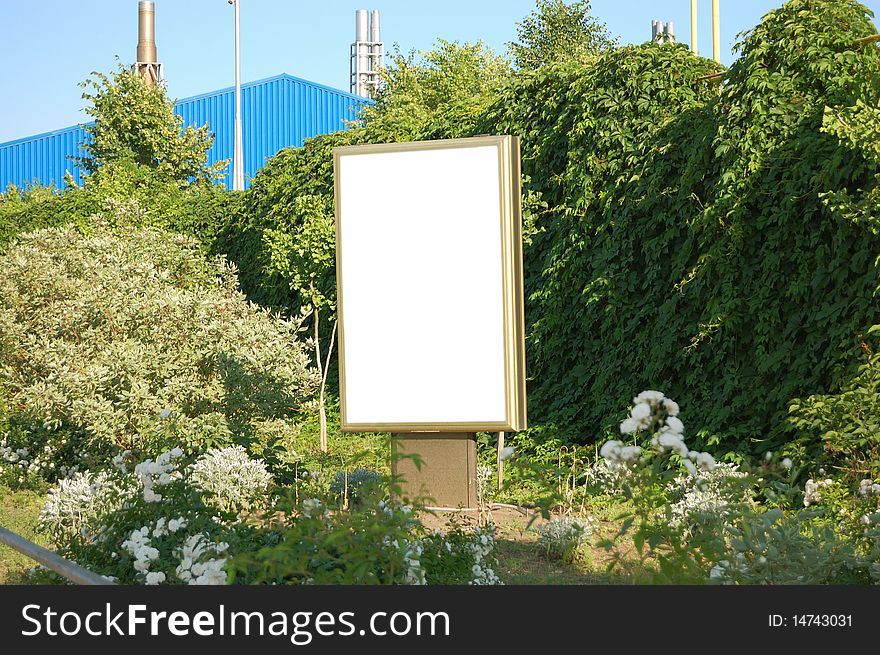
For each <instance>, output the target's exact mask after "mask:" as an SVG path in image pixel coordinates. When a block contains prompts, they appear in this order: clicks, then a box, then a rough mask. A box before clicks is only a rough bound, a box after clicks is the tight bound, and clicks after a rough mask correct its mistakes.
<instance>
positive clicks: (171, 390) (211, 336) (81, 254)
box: [0, 205, 317, 454]
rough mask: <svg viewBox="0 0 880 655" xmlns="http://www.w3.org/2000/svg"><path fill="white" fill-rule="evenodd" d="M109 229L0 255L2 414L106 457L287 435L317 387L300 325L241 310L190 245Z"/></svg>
mask: <svg viewBox="0 0 880 655" xmlns="http://www.w3.org/2000/svg"><path fill="white" fill-rule="evenodd" d="M126 207H127V208H128V210H129V211H134V210H132V208H131V206H128V205H127V206H126ZM117 218H119V214H118V213H117ZM119 222H120V224H119V225H117V227H115V228H112V229H111V228H109V227H107V226H102V225H101V224H100V221H98V224H97V225H96V227H95V228H94V230H93V231H92V233H91V234H90V235H88V236H86V235H83V234H80V233H79V232H77V231H75V230H73V229H70V228H57V229H47V230H41V231H38V232H34V233H31V234H28V235H25V236H22V237H21V238H20V239H19V241H18V242H16V243H15V244H14V245H13V246H11V247H10V248H9V250H8V252H7V253H6V255H5V256H3V257H2V259H0V385H2V386H3V387H4V388H5V389H6V394H7V405H8V407H7V411H9V413H10V415H11V416H12V417H13V418H14V419H15V420H16V421H18V422H19V423H20V424H23V425H27V424H28V423H30V424H34V423H37V424H41V425H43V426H44V428H45V429H46V430H50V431H54V430H58V431H59V433H58V434H59V435H60V434H65V433H67V432H69V431H73V432H75V433H76V434H77V435H80V434H84V435H85V437H86V439H87V442H88V451H89V452H93V453H107V454H109V452H110V450H109V448H110V447H115V448H119V449H123V448H126V449H132V450H135V451H138V452H145V453H153V454H155V453H156V452H158V450H159V449H161V448H163V447H168V448H170V447H173V446H177V445H183V446H184V447H185V448H187V450H198V449H202V448H205V447H208V446H217V445H220V446H223V445H229V444H230V443H232V442H233V441H237V442H240V443H243V444H245V445H248V446H249V447H251V448H252V449H255V450H256V451H258V452H259V451H261V450H262V449H263V448H266V447H268V446H270V445H271V444H273V443H275V442H277V440H279V439H284V438H289V437H290V436H291V435H293V434H295V433H296V430H297V426H296V421H297V418H298V416H299V415H300V413H301V412H302V411H303V409H304V408H306V407H307V404H308V403H309V402H310V397H311V396H312V394H313V392H314V390H315V389H316V384H317V379H316V376H315V373H314V371H313V370H312V369H310V368H309V364H308V356H307V354H306V352H305V350H304V347H303V345H302V343H301V342H300V340H299V338H298V337H299V334H298V329H299V327H298V325H296V324H294V323H291V322H288V321H284V320H281V319H279V318H277V317H276V316H273V315H271V314H269V313H268V312H266V311H265V310H261V309H259V308H257V307H256V306H254V305H252V304H249V303H247V302H246V301H245V300H244V298H243V297H242V295H241V294H240V293H239V292H238V290H237V285H236V278H235V272H234V269H233V268H231V267H230V266H229V265H227V264H226V263H225V262H223V261H222V260H217V261H207V260H205V259H204V258H203V257H202V256H201V255H200V251H199V247H198V245H197V244H196V243H195V241H193V240H192V239H191V238H188V237H184V236H179V235H174V234H170V233H167V232H163V231H161V230H157V229H153V228H136V227H127V226H126V225H125V224H124V223H122V221H121V219H120V220H119Z"/></svg>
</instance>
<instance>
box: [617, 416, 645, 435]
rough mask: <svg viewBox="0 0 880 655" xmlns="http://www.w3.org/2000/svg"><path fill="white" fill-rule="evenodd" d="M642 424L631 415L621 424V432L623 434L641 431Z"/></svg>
mask: <svg viewBox="0 0 880 655" xmlns="http://www.w3.org/2000/svg"><path fill="white" fill-rule="evenodd" d="M640 427H641V424H640V423H639V422H638V421H637V420H636V419H634V418H632V417H629V418H628V419H626V420H625V421H624V422H623V423H621V424H620V433H621V434H633V433H635V432H638V431H639V428H640Z"/></svg>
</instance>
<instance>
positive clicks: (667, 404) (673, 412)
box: [663, 398, 679, 416]
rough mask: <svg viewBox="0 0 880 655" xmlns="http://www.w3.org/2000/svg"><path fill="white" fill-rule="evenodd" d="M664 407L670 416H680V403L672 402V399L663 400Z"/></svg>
mask: <svg viewBox="0 0 880 655" xmlns="http://www.w3.org/2000/svg"><path fill="white" fill-rule="evenodd" d="M663 407H664V409H666V413H667V414H668V415H669V416H678V412H679V407H678V403H677V402H675V401H674V400H671V399H670V398H665V399H664V400H663Z"/></svg>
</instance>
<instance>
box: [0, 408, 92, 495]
mask: <svg viewBox="0 0 880 655" xmlns="http://www.w3.org/2000/svg"><path fill="white" fill-rule="evenodd" d="M2 411H3V410H2V408H0V414H2ZM0 421H2V416H0ZM86 444H87V435H85V434H84V433H83V432H76V431H51V430H47V429H46V428H45V427H43V426H42V424H39V423H35V422H33V421H27V420H25V421H13V422H12V424H11V425H8V427H6V428H5V429H4V427H3V425H2V422H0V482H2V483H3V484H5V485H7V486H8V487H10V488H13V489H15V488H24V487H29V488H34V489H39V490H42V489H44V488H45V485H46V481H47V480H48V481H54V480H57V479H60V478H65V477H70V476H71V475H73V474H74V473H76V472H77V471H80V470H84V469H86V468H88V466H89V464H90V463H92V462H97V461H101V460H102V459H106V454H107V452H109V451H104V452H98V453H90V452H88V451H87V450H86Z"/></svg>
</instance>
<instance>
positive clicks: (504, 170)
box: [333, 136, 526, 433]
mask: <svg viewBox="0 0 880 655" xmlns="http://www.w3.org/2000/svg"><path fill="white" fill-rule="evenodd" d="M486 146H494V147H496V148H497V149H498V180H499V185H498V186H499V190H500V195H501V197H500V205H499V206H500V209H501V216H500V219H501V224H500V226H499V229H500V232H501V242H500V245H501V265H502V269H503V270H502V293H503V296H504V298H503V313H504V327H503V329H504V369H505V371H504V372H505V376H504V377H505V414H506V419H505V421H503V422H482V423H480V422H466V423H452V422H445V423H444V422H439V423H438V422H425V423H350V422H349V421H348V417H347V412H346V395H347V390H346V386H345V320H344V316H345V303H344V294H343V280H342V249H343V244H342V220H343V217H342V216H341V209H340V208H341V203H340V179H339V160H340V158H341V157H345V156H356V155H366V154H377V153H391V152H414V151H425V150H441V149H453V148H477V147H486ZM333 180H334V184H333V192H334V200H335V206H336V299H337V307H338V320H339V324H338V339H339V351H338V352H339V395H340V399H339V409H340V419H341V429H342V431H343V432H393V433H422V432H482V431H486V432H502V431H503V432H516V431H519V430H523V429H525V427H526V382H525V315H524V314H525V313H524V308H523V265H522V188H521V173H520V145H519V137H516V136H481V137H472V138H466V139H446V140H440V141H412V142H407V143H387V144H368V145H357V146H343V147H337V148H334V149H333ZM462 318H466V317H462ZM389 320H392V317H389Z"/></svg>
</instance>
